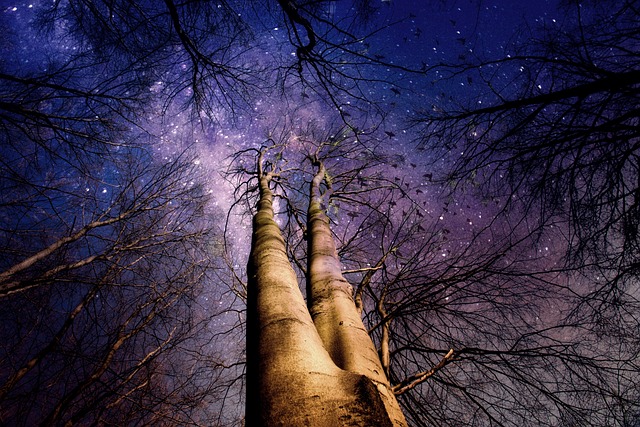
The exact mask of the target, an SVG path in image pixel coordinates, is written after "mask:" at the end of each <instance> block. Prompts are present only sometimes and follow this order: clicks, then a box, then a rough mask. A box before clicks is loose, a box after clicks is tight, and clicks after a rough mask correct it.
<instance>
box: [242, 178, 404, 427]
mask: <svg viewBox="0 0 640 427" xmlns="http://www.w3.org/2000/svg"><path fill="white" fill-rule="evenodd" d="M260 176H261V178H260V199H259V202H258V211H257V213H256V215H255V216H254V218H253V239H252V247H251V254H250V257H249V263H248V276H249V278H248V280H249V283H248V307H247V401H246V425H247V426H249V427H256V426H264V427H271V426H319V427H324V426H326V427H329V426H331V427H334V426H343V425H349V426H390V427H391V426H404V425H405V423H404V418H402V417H401V415H402V413H401V412H400V411H399V409H398V412H397V414H396V413H393V414H391V411H390V410H389V407H390V405H389V398H388V396H387V392H388V385H386V382H385V381H384V379H383V376H382V379H381V378H380V375H379V374H378V375H373V376H370V375H368V374H365V372H364V371H366V369H363V370H362V371H363V372H360V371H361V370H357V371H355V372H351V371H349V370H346V369H344V368H343V369H341V368H342V366H340V367H339V365H337V364H336V363H334V360H332V357H331V356H330V355H329V352H327V350H326V349H325V345H324V344H323V341H322V339H321V338H320V335H319V334H318V331H317V330H316V326H315V325H314V323H313V321H312V319H311V316H310V314H309V311H308V309H307V306H306V304H305V302H304V299H303V297H302V294H301V292H300V289H299V287H298V282H297V279H296V275H295V273H294V271H293V269H292V267H291V264H290V263H289V260H288V258H287V253H286V249H285V244H284V240H283V238H282V235H281V232H280V229H279V227H278V225H277V224H276V222H275V221H274V218H273V208H272V199H273V195H272V193H271V191H270V189H269V178H270V177H269V175H264V174H262V173H260ZM338 302H339V301H338ZM349 322H351V320H349ZM337 326H338V325H336V327H337ZM360 327H361V326H360ZM362 331H364V329H362ZM365 333H366V332H365ZM370 346H371V347H373V346H372V345H370ZM331 351H332V352H335V348H332V350H331ZM373 352H374V353H373V355H372V354H370V352H368V353H367V356H366V358H371V357H373V356H375V350H373ZM345 354H346V353H345ZM376 357H377V356H376ZM347 359H348V358H347ZM339 363H340V364H343V362H342V361H340V362H339ZM378 365H379V362H378ZM377 369H381V368H377ZM378 372H379V373H380V372H381V370H379V371H378ZM391 396H392V395H391ZM394 402H395V399H394ZM396 407H397V403H396Z"/></svg>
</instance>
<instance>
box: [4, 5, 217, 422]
mask: <svg viewBox="0 0 640 427" xmlns="http://www.w3.org/2000/svg"><path fill="white" fill-rule="evenodd" d="M61 4H62V3H61V2H56V3H55V4H54V7H56V8H57V7H61V6H60V5H61ZM82 4H83V5H84V6H88V5H95V4H94V3H92V2H86V3H82ZM68 7H69V8H73V7H81V4H80V3H75V2H74V3H73V4H72V5H71V4H70V5H68ZM65 10H67V9H65ZM69 10H70V9H69ZM53 12H56V13H57V12H59V11H58V10H57V9H54V10H52V13H53ZM80 16H82V17H85V18H88V16H87V15H86V14H80V15H78V18H79V17H80ZM61 19H63V18H62V17H57V18H56V20H55V21H52V22H51V25H52V28H51V31H60V28H61V24H62V21H61ZM64 19H66V18H64ZM65 22H67V23H70V22H72V21H65ZM120 29H122V27H121V28H120ZM89 33H90V34H93V35H95V34H97V33H96V32H95V28H92V29H91V31H87V34H89ZM60 35H61V37H70V35H69V34H66V33H61V34H60ZM44 40H45V39H43V43H46V41H44ZM57 41H58V42H60V40H59V39H58V40H57ZM70 42H73V43H79V41H78V40H77V39H72V40H70ZM7 43H8V44H11V43H17V41H16V40H12V39H8V40H7ZM60 43H62V42H60ZM114 43H115V41H114ZM100 46H101V47H102V48H103V49H104V50H102V51H101V50H100V49H97V48H98V47H99V46H98V44H97V43H94V44H93V45H91V46H90V47H87V45H83V44H82V43H79V44H77V45H75V47H76V48H77V49H73V52H74V53H72V54H68V55H67V54H64V51H65V49H64V46H61V45H54V46H53V47H52V50H53V51H54V52H55V51H56V49H59V54H54V55H52V57H51V58H50V60H49V61H45V60H42V61H36V60H35V59H36V58H32V59H33V61H31V63H27V62H25V61H23V58H21V57H20V56H19V54H18V56H17V57H15V58H12V59H14V61H7V62H3V63H2V68H1V69H0V159H1V160H0V188H1V189H2V195H1V196H0V223H1V224H2V225H1V228H0V254H1V256H0V258H1V261H0V312H1V313H2V314H1V315H0V317H1V323H2V327H1V328H0V340H1V341H2V344H1V346H0V408H1V409H0V422H1V423H2V424H4V425H67V424H69V425H70V424H76V423H82V424H110V425H150V424H153V425H176V424H181V425H201V424H203V423H213V422H215V420H216V419H217V418H218V416H217V414H216V413H215V411H216V408H217V403H216V401H217V397H218V395H219V393H220V392H225V391H226V390H222V391H220V390H217V389H215V387H216V386H217V385H218V382H217V381H218V376H219V375H220V369H219V368H220V361H221V359H218V358H217V356H216V353H215V352H214V350H213V348H209V347H210V346H211V339H212V338H211V332H210V331H209V330H208V329H207V328H208V326H209V325H210V321H211V317H213V316H214V315H216V314H217V312H216V311H214V309H212V307H203V306H202V303H203V302H205V301H206V300H204V299H203V297H206V294H204V293H203V289H204V287H203V285H204V284H205V283H206V282H207V280H208V277H209V275H210V270H211V268H212V265H213V261H212V259H213V258H212V257H213V256H214V251H215V245H214V243H215V239H216V233H214V232H213V229H212V228H211V227H210V225H208V224H207V221H206V218H207V216H208V215H210V214H211V212H210V208H209V195H208V194H207V193H208V192H207V191H206V190H205V189H204V188H203V186H202V185H201V184H200V182H202V178H201V177H200V175H201V174H202V173H203V170H201V168H200V167H198V165H197V164H198V162H195V157H194V154H193V153H192V152H191V151H190V150H184V151H181V154H180V153H179V154H177V155H175V154H174V155H173V156H172V157H173V158H172V159H171V160H166V159H159V158H158V156H157V155H156V154H155V153H157V152H158V150H156V149H154V148H153V147H151V146H150V145H149V144H150V143H151V142H154V141H155V137H153V135H151V134H149V133H146V132H142V131H141V129H142V127H143V126H144V124H145V123H146V121H147V119H148V118H149V116H151V115H146V116H145V115H144V114H141V113H140V109H141V108H142V107H145V106H146V105H148V104H146V103H147V102H148V97H147V96H146V95H145V94H147V93H149V86H147V83H148V82H146V80H145V79H144V78H142V79H140V80H136V79H131V78H130V77H131V76H132V75H140V73H142V72H143V70H145V68H144V67H142V64H139V65H141V68H140V67H139V68H136V67H133V68H132V69H130V70H126V74H124V73H125V71H124V70H125V69H126V66H127V64H128V63H126V62H119V59H117V58H114V57H110V56H109V54H110V53H113V52H116V50H114V49H113V47H112V46H108V43H106V42H105V44H102V45H100ZM127 46H128V47H129V48H130V47H131V46H130V45H127ZM95 49H97V50H95ZM16 50H17V49H14V50H9V52H10V53H11V54H16ZM38 59H41V58H38ZM137 60H141V59H140V58H138V59H137ZM131 62H135V61H134V60H132V61H131ZM212 412H213V413H212Z"/></svg>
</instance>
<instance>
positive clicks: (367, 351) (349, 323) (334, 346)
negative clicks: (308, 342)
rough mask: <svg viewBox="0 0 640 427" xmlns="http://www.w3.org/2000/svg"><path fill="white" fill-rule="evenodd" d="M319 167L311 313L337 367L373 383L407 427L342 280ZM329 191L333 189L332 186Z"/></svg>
mask: <svg viewBox="0 0 640 427" xmlns="http://www.w3.org/2000/svg"><path fill="white" fill-rule="evenodd" d="M316 166H317V168H318V171H317V173H316V175H315V176H314V178H313V180H312V182H311V191H310V195H309V210H308V212H307V234H308V250H307V256H308V263H309V265H308V271H307V298H308V305H309V312H310V313H311V317H312V318H313V322H314V323H315V325H316V329H317V330H318V333H319V335H320V337H321V339H322V342H323V343H324V346H325V348H326V349H327V350H328V352H329V354H330V355H331V359H332V360H333V361H334V363H335V364H336V365H337V366H338V367H339V368H341V369H344V370H347V371H349V372H353V373H356V374H359V375H364V376H365V377H367V378H368V379H369V380H370V381H372V382H373V384H375V386H376V388H377V390H378V393H379V396H380V398H381V400H382V402H383V403H384V405H385V409H386V412H387V416H388V417H389V419H390V420H391V421H392V422H393V425H397V426H403V425H406V423H405V420H404V416H403V414H402V411H401V410H400V407H399V405H398V402H397V400H396V398H395V395H394V394H393V392H392V391H391V387H390V385H389V380H388V379H387V376H386V374H385V371H384V369H383V367H382V364H381V363H380V358H379V356H378V352H377V351H376V348H375V346H374V345H373V342H372V341H371V338H370V337H369V334H368V332H367V330H366V329H365V327H364V325H363V323H362V318H361V317H360V312H359V311H358V309H357V308H356V304H355V302H354V300H353V288H352V286H351V285H350V284H349V282H347V280H346V279H345V278H344V276H343V275H342V269H341V264H340V260H339V259H338V253H337V251H336V246H335V242H334V239H333V235H332V233H331V229H330V226H329V218H328V217H327V215H326V214H325V211H324V209H323V208H322V201H323V194H322V193H321V191H320V184H321V183H322V182H323V181H325V175H326V171H325V168H324V165H323V164H322V163H320V162H317V163H316ZM327 185H328V186H329V187H330V183H329V182H327ZM329 190H330V188H329Z"/></svg>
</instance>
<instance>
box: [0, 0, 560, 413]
mask: <svg viewBox="0 0 640 427" xmlns="http://www.w3.org/2000/svg"><path fill="white" fill-rule="evenodd" d="M232 3H233V2H232ZM240 3H243V2H240ZM350 3H351V2H345V1H335V2H328V4H327V11H326V13H327V15H326V16H328V17H330V18H331V19H335V20H340V19H342V18H343V17H346V16H350V14H351V13H352V9H350V8H348V7H349V6H348V5H350ZM374 6H375V7H376V11H375V13H374V14H373V15H372V16H371V17H369V18H368V19H369V24H370V25H371V27H385V29H384V30H383V31H380V32H377V33H374V34H372V35H370V36H367V37H366V38H363V39H362V40H361V41H360V42H359V43H356V45H355V46H352V49H354V51H355V52H357V53H358V55H360V59H361V60H362V58H368V59H367V60H366V63H365V64H364V65H363V64H361V65H360V66H358V67H352V66H351V64H350V63H349V62H348V61H346V62H345V63H344V64H342V65H341V68H340V69H341V70H342V71H344V73H345V74H344V75H346V76H361V77H362V80H360V81H359V83H358V84H359V86H358V87H357V90H353V91H352V93H349V94H347V93H339V94H338V95H336V98H335V101H336V102H337V103H338V104H339V105H333V104H332V103H331V102H328V101H327V97H326V93H325V92H324V91H323V90H322V88H320V87H319V86H318V85H317V84H316V85H314V83H313V82H314V80H313V78H309V80H308V81H307V82H306V83H300V82H299V81H298V80H297V77H296V75H295V73H294V72H291V69H292V68H287V67H291V66H294V65H295V63H296V60H297V59H296V49H295V48H294V47H292V46H291V44H290V43H289V41H288V35H287V31H286V26H285V24H284V22H282V20H281V19H280V18H282V16H281V14H279V13H275V12H274V13H271V14H260V13H259V11H254V10H251V8H247V10H246V11H244V10H243V11H242V12H240V14H241V15H242V18H243V19H246V20H247V21H246V22H247V23H248V24H249V27H250V28H251V30H252V31H253V34H252V36H253V38H251V40H250V41H249V42H248V43H247V44H245V45H243V46H242V48H241V49H240V48H239V50H238V52H237V53H238V57H239V58H241V60H242V62H243V63H248V64H254V65H255V67H256V69H258V67H265V68H266V69H268V70H274V69H276V68H278V69H280V70H288V71H289V73H286V72H284V71H282V72H281V73H276V72H273V71H269V72H265V73H263V75H262V77H263V78H264V81H261V82H260V83H258V84H257V85H256V86H257V87H259V89H256V90H251V91H249V93H248V95H247V96H244V95H243V96H242V97H238V99H237V103H236V104H233V105H230V104H229V103H226V100H228V98H225V95H227V94H226V93H222V92H215V93H217V94H218V95H220V98H218V99H212V98H210V99H209V101H208V102H209V104H208V106H207V108H206V111H204V109H203V110H201V111H197V107H195V106H194V104H193V103H190V101H193V96H194V93H193V90H192V88H191V87H190V86H189V85H188V84H185V83H184V82H185V81H188V75H187V68H188V65H187V62H188V61H186V60H184V58H183V60H184V61H183V62H182V63H180V62H178V63H176V64H174V68H172V69H165V71H164V72H163V73H160V72H158V73H157V74H154V76H153V79H151V78H150V81H146V82H145V83H144V84H145V85H146V86H147V87H146V89H145V91H144V92H145V93H146V95H145V96H147V97H148V99H147V101H146V102H147V104H146V105H147V108H146V109H145V111H144V112H143V113H142V114H138V116H137V117H136V120H137V122H136V123H129V122H125V121H124V120H123V122H122V123H121V124H122V126H124V127H127V128H129V129H130V130H131V132H133V133H136V134H140V135H144V138H143V137H142V136H141V137H140V138H141V139H144V140H145V141H146V142H145V144H147V145H146V146H148V147H149V148H150V149H151V151H153V152H154V155H155V156H156V157H157V159H159V160H160V161H161V162H166V163H170V162H171V161H173V160H175V159H176V157H177V156H179V155H180V153H182V152H183V150H185V149H186V148H187V147H191V148H192V149H194V150H195V152H196V154H197V156H196V158H194V160H193V163H194V165H195V166H196V167H197V169H198V170H200V171H202V172H203V176H204V177H206V178H205V180H204V186H205V188H206V191H207V192H208V193H209V194H210V195H211V196H212V197H211V202H210V206H209V208H210V212H209V214H210V218H211V219H212V222H213V223H214V225H215V226H217V227H220V228H222V227H224V226H225V225H226V226H227V234H226V239H227V243H228V244H229V245H230V247H232V248H233V251H232V252H231V253H230V254H229V259H228V262H229V265H230V266H231V267H232V268H233V269H234V270H235V274H237V275H238V277H240V278H242V279H244V278H245V277H246V276H245V274H246V273H245V271H244V269H245V263H246V260H247V255H248V250H249V244H250V233H251V222H250V216H249V215H248V212H247V210H246V209H245V207H246V205H244V204H242V203H238V204H235V202H236V196H237V193H235V194H234V189H235V186H236V184H237V181H234V179H233V178H230V177H229V176H228V175H225V172H226V171H229V170H230V168H231V167H232V166H231V164H230V162H231V156H232V155H233V154H234V153H236V152H238V151H240V150H247V149H250V148H254V149H257V148H260V147H261V146H263V145H264V144H265V142H266V141H267V139H268V138H269V137H270V135H271V134H272V133H277V132H278V130H280V129H282V128H283V126H285V125H286V124H291V125H292V126H291V129H292V130H289V131H288V132H289V133H288V136H287V141H288V142H289V144H290V146H291V147H295V144H296V138H298V135H296V129H303V128H305V126H306V125H307V124H308V123H310V122H313V123H315V124H316V125H317V126H318V127H319V128H320V129H322V130H323V131H325V132H328V133H331V132H332V130H333V129H336V128H339V127H340V126H343V127H344V126H347V128H349V127H350V128H351V129H352V130H353V129H364V131H365V132H367V137H368V138H371V140H375V141H377V143H378V145H377V148H376V150H377V152H378V153H379V154H380V155H383V156H384V157H385V158H386V159H388V161H387V162H385V164H383V165H379V166H377V167H376V169H375V171H376V172H381V173H382V174H384V176H385V177H386V178H387V179H389V180H390V181H394V180H395V181H394V182H396V183H398V185H399V186H401V188H403V191H406V193H407V194H408V195H409V196H410V197H411V200H412V201H413V202H414V203H415V205H416V206H418V207H419V212H418V216H417V217H416V218H418V217H419V218H422V221H423V223H424V224H425V227H427V226H428V227H434V229H438V230H440V231H439V233H441V234H443V233H444V234H445V235H446V240H447V241H446V242H445V243H442V244H440V245H438V246H437V248H436V250H435V251H434V254H433V256H434V257H436V258H439V259H446V258H447V257H450V256H452V254H454V256H455V254H456V253H460V252H464V251H465V248H467V247H469V246H470V245H471V244H472V243H473V244H474V245H478V244H479V246H480V247H483V248H490V247H491V246H492V245H493V244H494V241H493V240H492V239H494V238H497V239H500V238H504V236H502V235H501V234H500V230H502V228H503V226H505V225H509V224H508V221H509V220H508V219H506V220H503V219H499V220H496V218H495V215H496V213H497V212H501V211H502V209H503V208H504V207H505V204H506V202H507V201H506V200H504V199H501V198H500V197H495V198H493V199H490V200H487V199H483V198H482V196H481V195H479V194H477V193H475V194H474V193H472V192H469V193H463V194H457V195H455V196H452V195H451V193H450V192H449V190H450V188H448V187H447V186H446V184H445V183H442V182H436V181H437V179H438V177H440V176H441V175H442V173H443V172H446V168H447V166H448V165H449V162H450V161H451V159H452V158H453V159H455V158H456V156H457V153H454V152H450V153H448V155H449V156H450V157H448V158H444V157H443V156H442V153H441V152H434V151H431V150H429V149H428V148H426V149H425V146H424V145H421V144H420V140H419V137H420V133H419V131H420V129H419V127H416V126H412V125H411V123H410V119H411V118H412V117H414V115H415V113H416V112H419V111H422V110H433V111H437V110H438V109H445V108H456V105H458V104H457V103H458V102H465V103H472V104H475V105H478V106H483V105H489V104H491V103H492V102H495V100H496V97H495V95H494V94H491V93H490V92H489V91H488V89H487V86H486V85H485V84H483V82H482V81H481V78H480V77H479V76H477V75H475V74H469V73H460V74H459V75H456V74H454V73H452V68H450V67H448V66H445V65H446V64H477V63H479V62H481V61H489V60H492V59H498V58H502V57H505V56H507V55H510V54H512V53H513V52H512V49H513V48H512V46H513V45H514V44H518V43H521V42H524V41H528V40H530V39H531V38H532V37H535V36H536V35H537V34H539V31H540V30H541V29H545V28H556V27H559V26H562V25H563V22H564V19H565V18H564V17H563V16H564V15H563V12H561V11H559V9H558V7H559V2H558V1H551V0H544V1H531V0H529V1H521V0H520V1H490V0H479V1H476V0H459V1H437V0H434V1H411V0H391V1H379V2H375V4H374ZM46 7H48V3H47V2H44V1H43V2H38V1H34V2H11V1H7V0H3V1H2V0H0V28H1V29H2V31H3V39H2V41H0V72H1V73H3V74H14V75H19V76H25V77H28V76H30V75H38V74H45V73H46V72H47V70H48V67H49V66H50V63H52V62H56V61H62V62H64V60H65V58H68V57H69V55H72V54H73V52H75V51H76V50H78V49H80V48H81V46H78V44H77V40H75V39H74V38H73V37H72V36H69V35H68V34H66V32H65V30H66V29H65V24H64V23H63V22H57V23H55V24H54V28H53V30H52V31H49V32H43V31H41V30H39V29H37V28H35V27H36V26H37V22H38V16H39V15H38V14H39V13H41V12H42V10H44V9H45V8H46ZM353 28H354V29H353V31H354V32H356V33H357V32H361V33H362V34H366V33H367V30H366V28H365V26H360V27H358V26H354V27H353ZM334 36H335V34H331V37H334ZM163 66H166V64H163ZM104 67H105V69H109V66H108V65H105V66H104ZM490 67H491V66H489V70H487V75H489V74H491V69H490ZM151 69H153V67H152V68H151ZM158 69H160V67H158ZM495 70H496V71H495V72H496V73H497V74H496V75H493V77H492V78H493V81H492V83H493V84H494V85H495V86H497V87H505V88H507V89H506V90H505V91H504V92H503V94H505V95H507V96H508V95H509V89H508V87H509V83H510V82H511V81H512V80H513V75H512V74H509V73H507V72H506V71H504V70H503V69H501V68H499V67H496V69H495ZM511 72H515V73H517V72H518V70H512V71H511ZM285 74H286V75H287V77H286V78H283V75H285ZM146 77H148V76H145V78H146ZM141 80H142V81H144V79H143V78H141ZM544 83H545V82H544V81H541V82H540V90H541V91H543V90H544V89H545V88H544ZM0 84H2V83H0ZM233 89H234V88H233V85H232V86H230V87H229V88H227V90H228V91H229V93H231V92H232V91H233ZM2 92H4V90H3V89H2V88H1V87H0V93H2ZM169 94H172V97H171V98H170V99H169ZM352 94H361V95H362V96H363V98H366V99H357V98H356V97H353V96H351V95H352ZM232 96H233V95H232ZM240 98H241V99H240ZM168 99H169V100H168ZM285 122H287V123H285ZM300 146H301V147H302V146H303V144H302V143H301V144H300ZM297 160H300V158H299V157H298V158H297ZM247 161H249V160H247ZM247 167H248V166H247ZM102 173H103V174H104V175H103V176H102V177H101V178H100V179H96V180H95V181H93V182H89V181H87V182H86V183H85V182H83V183H79V184H78V186H79V187H78V188H80V186H82V189H83V190H86V191H87V192H88V193H89V192H90V193H91V194H102V195H104V198H105V200H106V199H108V198H109V195H110V194H111V193H112V192H113V191H115V186H116V184H115V183H116V182H117V179H116V178H115V177H116V176H117V175H118V174H120V171H119V170H117V167H114V168H113V169H110V170H107V171H102ZM185 185H186V186H190V185H195V182H194V181H192V180H188V179H187V180H185ZM85 187H86V189H85ZM302 191H306V190H302ZM281 208H282V209H283V212H284V207H282V206H281ZM404 209H406V205H402V203H399V204H398V205H397V206H396V205H395V203H394V206H393V207H391V208H390V212H391V213H392V215H395V217H396V218H398V220H400V219H402V217H403V213H404ZM230 210H231V214H230V215H227V212H229V211H230ZM345 212H346V211H345ZM332 220H333V221H334V224H333V226H334V228H335V230H336V234H337V235H338V236H341V235H343V234H342V233H343V232H344V235H346V234H348V233H347V232H345V231H344V230H347V231H348V230H349V227H352V226H353V224H356V223H357V222H358V221H359V219H358V216H357V213H353V212H352V216H348V215H344V214H340V215H337V214H336V215H333V216H332ZM278 221H279V222H280V223H281V224H284V223H285V222H286V217H285V215H284V214H283V215H280V216H279V218H278ZM501 221H507V222H504V223H503V222H501ZM352 223H353V224H352ZM491 227H495V230H494V232H491V230H489V229H490V228H491ZM518 227H521V229H526V227H527V224H526V223H524V222H523V223H520V224H519V225H518ZM474 239H480V240H481V242H480V243H479V242H478V241H474ZM472 241H473V242H472ZM555 244H556V241H555V240H554V238H553V233H551V234H545V235H544V236H542V237H541V238H540V239H539V240H538V241H537V242H536V244H535V245H532V246H531V247H530V249H529V250H530V253H528V254H524V256H525V257H527V256H528V257H529V258H538V257H540V260H541V261H540V265H543V266H544V268H550V267H552V266H554V265H555V263H556V261H557V260H558V259H559V257H560V252H561V251H562V250H563V249H564V247H563V246H562V243H558V245H559V246H560V247H559V248H556V246H555ZM555 249H559V250H560V252H554V250H555ZM522 255H523V254H522V253H520V254H516V255H513V256H514V257H517V256H522ZM354 266H355V264H354V265H352V266H349V265H346V266H345V269H348V268H351V267H354ZM226 274H229V273H226ZM201 298H202V299H201V303H202V307H203V309H204V311H205V312H215V313H217V312H219V311H224V309H225V308H226V307H228V306H233V307H236V308H237V309H238V310H239V311H241V310H242V309H243V308H242V304H243V303H242V301H240V300H239V299H238V298H237V295H234V294H233V293H231V292H226V291H225V290H220V289H216V284H215V283H212V284H211V288H210V289H209V291H208V292H205V294H204V295H202V297H201ZM448 298H449V297H447V300H448ZM240 316H241V315H240ZM237 319H238V314H237V313H232V312H230V313H226V314H225V315H221V316H218V317H217V318H215V320H213V322H212V323H211V325H210V328H211V330H212V331H213V333H214V334H215V333H216V332H217V331H219V330H220V329H221V328H225V327H227V326H230V325H233V324H234V322H236V321H237ZM211 345H212V346H218V344H211ZM243 345H244V343H243V342H240V341H239V342H231V343H228V349H227V350H228V351H229V354H231V353H236V352H237V353H241V352H242V347H243ZM226 410H229V409H228V408H227V409H226ZM236 410H237V411H239V409H237V408H236ZM231 412H233V410H231ZM233 416H234V415H231V416H230V417H233Z"/></svg>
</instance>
